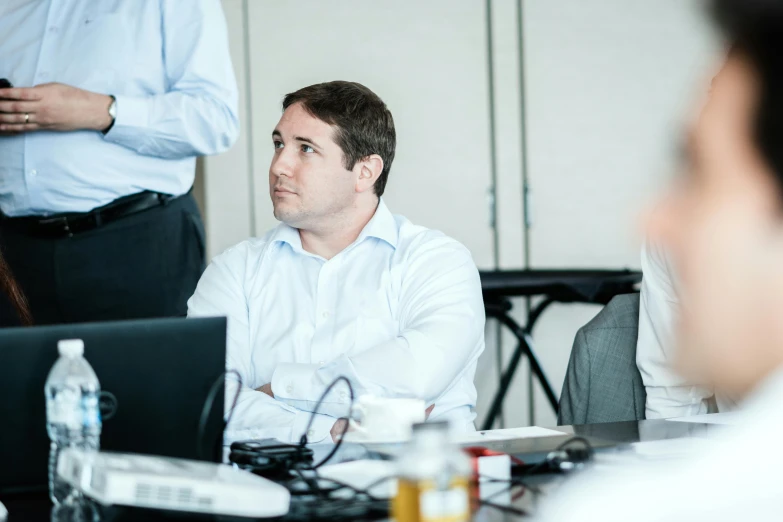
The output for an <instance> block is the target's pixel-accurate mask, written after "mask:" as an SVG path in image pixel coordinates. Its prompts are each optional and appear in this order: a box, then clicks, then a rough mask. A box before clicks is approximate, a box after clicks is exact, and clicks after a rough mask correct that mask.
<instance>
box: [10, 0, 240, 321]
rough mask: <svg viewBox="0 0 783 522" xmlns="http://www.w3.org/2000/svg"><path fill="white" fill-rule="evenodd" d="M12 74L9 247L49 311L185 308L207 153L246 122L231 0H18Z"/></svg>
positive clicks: (146, 313) (81, 315) (33, 301)
mask: <svg viewBox="0 0 783 522" xmlns="http://www.w3.org/2000/svg"><path fill="white" fill-rule="evenodd" d="M0 78H5V79H7V80H8V81H9V82H10V83H11V84H12V85H13V86H14V87H13V88H5V89H0V212H2V219H0V246H1V247H2V249H3V251H4V253H5V255H6V258H7V260H8V263H9V265H10V266H11V269H12V271H13V273H14V275H15V276H16V277H17V278H18V280H19V282H20V284H21V285H22V287H23V289H24V291H25V293H26V294H27V296H28V298H29V301H30V305H31V308H32V312H33V316H34V319H35V321H36V322H37V323H39V324H40V323H60V322H78V321H91V320H108V319H123V318H132V317H154V316H174V315H185V313H186V310H187V307H186V301H187V298H188V297H189V296H190V295H191V294H192V293H193V291H194V289H195V287H196V283H197V282H198V279H199V277H200V275H201V273H202V271H203V269H204V266H205V259H204V232H203V224H202V222H201V217H200V215H199V212H198V209H197V207H196V204H195V201H194V200H193V198H192V196H191V195H190V190H191V187H192V186H193V179H194V175H195V164H196V157H197V156H201V155H208V154H217V153H220V152H222V151H225V150H227V149H228V148H229V147H230V146H231V145H232V144H233V143H234V141H235V140H236V138H237V135H238V132H239V123H238V115H237V99H238V94H237V86H236V80H235V78H234V73H233V69H232V66H231V59H230V56H229V50H228V38H227V29H226V22H225V17H224V14H223V11H222V8H221V6H220V0H112V1H100V2H97V1H94V0H57V1H54V0H3V1H2V2H0Z"/></svg>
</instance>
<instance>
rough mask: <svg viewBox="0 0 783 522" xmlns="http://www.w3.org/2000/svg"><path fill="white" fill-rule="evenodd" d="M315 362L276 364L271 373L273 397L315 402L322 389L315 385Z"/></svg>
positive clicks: (284, 400) (285, 400)
mask: <svg viewBox="0 0 783 522" xmlns="http://www.w3.org/2000/svg"><path fill="white" fill-rule="evenodd" d="M317 371H318V365H317V364H297V363H282V364H278V365H277V368H276V369H275V373H273V374H272V391H273V392H274V394H275V398H276V399H279V400H282V401H283V402H287V401H311V402H317V401H318V399H319V398H320V397H321V394H322V393H323V390H319V389H317V387H316V386H315V372H317Z"/></svg>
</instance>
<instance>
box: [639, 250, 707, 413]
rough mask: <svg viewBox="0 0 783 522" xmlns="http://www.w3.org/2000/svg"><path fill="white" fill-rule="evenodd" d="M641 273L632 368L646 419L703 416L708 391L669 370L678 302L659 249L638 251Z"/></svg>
mask: <svg viewBox="0 0 783 522" xmlns="http://www.w3.org/2000/svg"><path fill="white" fill-rule="evenodd" d="M642 272H643V273H644V278H643V280H642V291H641V299H640V306H639V337H638V341H637V345H636V365H637V366H638V368H639V372H640V373H641V375H642V381H644V387H645V390H646V392H647V405H646V418H648V419H665V418H671V417H685V416H690V415H699V414H702V413H707V412H708V410H709V399H710V398H711V397H712V395H713V394H712V391H711V390H705V389H702V388H699V387H697V386H693V385H691V384H690V383H688V382H687V381H686V380H685V379H684V378H682V377H680V376H679V375H678V374H677V373H676V372H675V371H674V369H673V368H672V366H673V364H674V358H675V354H674V350H675V346H674V327H675V320H676V314H677V309H678V307H679V301H678V298H677V292H676V289H675V281H674V277H673V274H674V272H673V270H672V267H671V264H670V262H669V260H668V259H667V256H666V253H665V252H664V251H663V249H662V248H661V247H660V246H658V245H654V244H651V243H648V244H646V245H645V246H644V247H643V248H642Z"/></svg>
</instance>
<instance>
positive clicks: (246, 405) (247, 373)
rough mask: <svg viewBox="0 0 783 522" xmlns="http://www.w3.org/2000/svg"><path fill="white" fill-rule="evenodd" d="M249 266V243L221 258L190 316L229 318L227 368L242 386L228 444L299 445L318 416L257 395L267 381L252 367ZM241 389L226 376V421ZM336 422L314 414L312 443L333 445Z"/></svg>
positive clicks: (200, 287) (208, 272)
mask: <svg viewBox="0 0 783 522" xmlns="http://www.w3.org/2000/svg"><path fill="white" fill-rule="evenodd" d="M246 264H247V243H242V244H240V245H238V246H236V247H234V248H233V249H231V250H228V251H227V252H225V253H223V254H221V255H220V256H218V257H216V258H215V260H214V261H213V262H212V263H211V264H210V265H209V267H207V270H206V271H205V272H204V275H203V276H202V277H201V280H200V281H199V283H198V286H197V287H196V292H195V294H194V295H193V297H191V298H190V300H189V301H188V317H209V316H212V317H214V316H225V317H227V320H228V332H227V340H226V370H235V371H236V372H237V373H238V374H239V375H240V377H241V379H242V384H241V388H240V392H239V398H238V400H237V404H236V408H235V410H234V412H233V415H232V417H231V422H230V423H229V425H228V426H227V428H226V434H225V438H226V441H227V442H229V441H234V440H243V439H267V438H274V439H278V440H281V441H283V442H291V443H298V442H299V440H300V438H301V436H302V434H303V433H304V432H305V430H306V429H307V424H308V422H309V421H310V418H311V417H312V416H313V414H312V413H310V412H306V411H302V410H300V409H297V408H296V407H294V406H291V405H288V404H285V403H283V402H281V401H279V400H276V399H273V398H272V397H269V396H268V395H266V394H265V393H262V392H259V391H256V388H258V387H260V386H263V385H264V384H266V383H260V382H257V379H256V376H255V372H254V371H253V367H252V365H251V361H252V356H251V353H252V343H251V342H250V329H249V321H248V306H247V299H246V297H245V291H244V285H243V283H242V282H243V281H244V274H245V269H246V268H245V267H246ZM239 385H240V383H239V382H238V381H237V379H236V377H235V376H234V375H233V374H228V375H227V376H226V393H225V401H226V406H225V412H226V417H228V415H229V413H230V408H231V405H232V403H233V401H234V397H236V391H237V386H239ZM335 421H336V418H334V417H330V416H329V415H324V414H317V415H315V417H314V418H313V423H312V426H311V428H310V430H309V431H308V433H307V438H308V441H309V442H321V441H331V439H330V438H329V435H330V434H329V432H330V430H331V428H332V426H333V425H334V423H335Z"/></svg>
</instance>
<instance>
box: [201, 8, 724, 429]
mask: <svg viewBox="0 0 783 522" xmlns="http://www.w3.org/2000/svg"><path fill="white" fill-rule="evenodd" d="M520 3H521V4H522V5H523V6H524V10H523V20H524V24H523V27H524V41H523V52H524V55H523V56H524V61H525V68H524V71H523V72H524V78H525V80H524V86H525V91H526V104H525V107H524V111H523V108H522V105H521V103H520V71H519V53H520V47H519V46H518V40H517V6H518V2H517V0H491V2H490V5H491V13H489V14H491V26H492V27H491V32H488V28H487V14H488V13H487V11H486V2H484V1H481V0H428V1H426V2H424V1H420V0H373V1H366V0H296V1H291V2H272V1H271V0H223V5H224V9H225V10H226V15H227V19H228V22H229V27H230V34H231V52H232V57H233V62H234V67H235V69H236V70H237V75H238V78H239V83H240V92H241V93H242V107H241V111H242V115H243V118H242V120H243V127H242V138H241V139H240V142H239V143H238V144H237V146H235V147H234V148H233V149H232V150H231V151H229V152H228V153H226V154H224V155H222V156H219V157H215V158H208V159H207V160H206V161H205V163H204V180H203V181H204V192H205V207H206V222H207V236H208V248H209V253H210V256H212V255H214V254H216V253H218V252H220V251H222V250H223V249H224V248H225V247H227V246H229V245H231V244H233V243H236V242H238V241H240V240H242V239H244V238H245V237H246V236H248V235H250V234H251V233H253V232H254V231H255V232H256V233H258V234H260V233H262V232H263V231H265V230H267V229H269V228H271V227H272V226H274V225H275V221H274V218H273V217H272V214H271V204H270V202H269V198H268V194H267V173H268V165H269V160H270V158H271V153H272V147H271V143H270V138H269V135H270V133H271V130H272V128H273V127H274V125H275V123H276V122H277V119H278V118H279V115H280V102H281V100H282V97H283V95H285V94H286V93H287V92H290V91H292V90H295V89H297V88H299V87H302V86H305V85H309V84H312V83H316V82H321V81H328V80H334V79H346V80H353V81H359V82H361V83H364V84H365V85H367V86H368V87H370V88H372V89H373V90H375V91H376V92H377V93H378V94H379V95H380V96H381V97H382V98H383V99H384V100H385V101H386V102H387V104H388V105H389V107H390V109H391V111H392V113H393V114H394V117H395V123H396V127H397V133H398V149H397V157H396V159H395V161H394V166H393V168H392V172H391V176H390V180H389V186H388V192H387V196H386V200H387V203H388V204H389V206H390V207H391V209H392V211H393V212H397V213H401V214H404V215H406V216H407V217H409V218H410V219H411V220H412V221H414V222H416V223H420V224H423V225H426V226H429V227H431V228H438V229H441V230H443V231H445V232H446V233H448V234H450V235H452V236H454V237H456V238H457V239H459V240H460V241H462V242H463V243H465V244H466V245H467V246H468V248H470V250H471V251H472V253H473V256H474V258H475V260H476V262H477V264H478V265H479V266H480V267H482V268H492V267H495V266H500V267H503V268H521V267H523V266H525V259H526V256H528V257H529V259H530V261H531V266H533V267H538V268H544V267H596V268H597V267H606V268H613V267H624V266H629V267H637V266H638V247H639V243H640V239H639V235H638V231H637V227H636V223H637V216H638V214H639V211H640V210H641V209H642V208H643V207H644V204H645V201H647V200H648V198H649V197H650V195H651V193H654V192H655V190H656V189H657V188H658V187H660V186H661V183H662V180H663V179H665V177H666V176H667V174H668V172H669V171H671V170H672V166H673V163H672V160H671V158H672V155H671V152H672V150H673V147H674V146H675V145H676V140H677V139H678V138H679V136H680V135H681V123H682V115H683V114H684V108H686V107H689V104H690V102H691V100H692V99H693V97H694V95H695V94H698V89H699V87H698V84H697V83H698V80H701V79H703V78H704V77H705V76H706V75H708V73H709V70H710V67H711V65H712V64H713V63H714V59H715V57H716V56H717V55H718V54H719V49H718V47H717V45H716V43H715V38H714V36H713V35H712V34H711V33H710V31H709V29H708V27H707V25H706V24H705V23H704V20H703V17H702V13H701V10H700V8H699V6H700V5H701V2H699V1H698V0H520ZM488 39H489V40H491V42H492V55H491V56H492V66H493V69H494V75H493V89H492V94H493V95H494V101H495V111H494V113H490V104H489V94H490V90H489V89H490V82H489V77H488V71H489V66H490V63H489V57H490V54H489V53H488V47H487V42H488ZM701 84H702V85H704V82H702V83H701ZM523 114H524V117H525V121H526V123H527V136H523V134H522V133H521V130H520V120H521V118H522V117H523ZM491 116H493V117H494V123H495V124H494V128H490V121H491ZM492 130H494V137H495V141H494V149H493V146H492V145H493V142H492V140H491V138H492V132H491V131H492ZM523 137H525V138H526V139H527V144H528V148H527V158H523V156H522V152H521V151H522V147H521V144H522V139H523ZM493 153H494V155H493ZM493 158H494V165H495V168H496V169H495V172H496V176H495V178H494V179H493V176H492V169H491V166H492V164H493V162H492V160H493ZM523 159H526V161H527V166H528V171H527V176H528V180H529V183H530V185H531V187H532V189H533V193H532V194H533V199H532V201H533V205H532V208H530V209H528V210H529V211H530V215H531V217H532V218H533V226H532V228H531V229H530V230H528V231H527V232H526V231H525V227H524V218H523V211H524V205H523V198H522V190H523V184H522V181H523V176H522V174H523ZM493 182H495V183H496V186H495V187H494V193H495V194H496V195H497V198H496V201H495V203H496V213H497V218H498V219H497V222H496V227H495V228H493V227H491V226H490V225H491V223H490V208H491V207H490V200H489V198H488V195H489V194H490V193H492V192H493ZM526 233H527V240H528V241H529V245H530V250H529V252H526V251H525V234H526ZM496 254H497V255H496ZM523 308H524V306H523V305H522V303H519V304H518V306H517V316H518V317H519V319H523V318H524V311H523ZM596 311H597V308H595V307H580V306H560V307H555V308H554V309H552V310H551V311H550V312H549V313H547V314H546V315H544V317H543V318H542V320H541V321H540V326H539V328H538V329H537V330H536V332H535V340H536V346H537V351H538V353H539V355H540V358H541V360H542V363H543V365H544V368H545V370H546V371H547V373H548V374H549V376H550V380H551V381H552V383H553V385H554V386H555V388H556V389H557V391H558V392H559V389H560V385H561V383H562V379H563V376H564V373H565V368H566V364H567V361H568V355H569V353H570V348H571V343H572V341H573V336H574V334H575V332H576V330H577V328H578V327H579V326H581V325H582V324H584V323H585V322H587V321H588V320H589V319H590V318H591V317H592V316H593V315H594V314H595V313H596ZM487 334H488V345H487V352H486V353H485V355H484V356H483V357H482V359H481V361H480V363H479V375H478V376H477V387H478V389H479V394H480V398H479V413H480V418H481V415H482V413H483V412H484V411H485V410H486V407H487V406H488V404H489V401H490V400H491V395H492V394H493V393H494V391H495V388H496V386H497V375H496V371H497V358H498V357H500V358H502V359H507V358H508V357H509V355H510V353H511V350H512V349H513V343H512V340H511V338H510V336H508V335H507V334H504V335H503V342H502V347H501V348H502V349H501V350H500V352H498V348H497V343H496V334H497V332H496V328H495V327H494V326H489V327H488V331H487ZM525 368H526V365H525ZM525 368H522V369H521V370H522V371H520V372H519V374H518V378H517V380H516V381H515V383H514V385H513V387H512V390H511V393H510V395H509V397H510V398H509V401H508V402H507V405H506V408H505V420H506V425H509V426H511V425H522V424H525V423H527V421H528V413H529V412H528V407H527V403H528V393H527V388H528V387H527V379H526V376H525ZM535 410H536V416H535V419H534V420H535V422H537V423H538V424H553V423H554V415H553V414H552V413H551V412H550V411H549V409H548V407H547V406H546V405H545V403H544V402H543V397H541V396H536V408H535Z"/></svg>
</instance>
